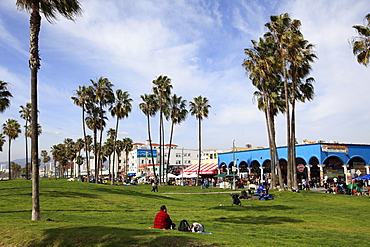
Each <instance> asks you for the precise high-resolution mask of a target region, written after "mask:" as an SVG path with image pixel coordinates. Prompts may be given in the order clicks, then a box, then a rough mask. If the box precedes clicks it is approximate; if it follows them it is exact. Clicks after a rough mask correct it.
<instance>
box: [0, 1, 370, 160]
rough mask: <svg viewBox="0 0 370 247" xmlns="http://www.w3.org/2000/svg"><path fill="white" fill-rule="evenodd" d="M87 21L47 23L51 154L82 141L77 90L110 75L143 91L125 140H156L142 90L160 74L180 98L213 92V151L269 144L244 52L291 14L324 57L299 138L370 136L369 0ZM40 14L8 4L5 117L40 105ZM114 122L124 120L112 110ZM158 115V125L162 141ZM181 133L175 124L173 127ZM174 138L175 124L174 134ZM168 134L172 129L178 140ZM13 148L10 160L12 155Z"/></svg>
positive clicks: (119, 13)
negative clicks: (142, 106)
mask: <svg viewBox="0 0 370 247" xmlns="http://www.w3.org/2000/svg"><path fill="white" fill-rule="evenodd" d="M81 4H82V8H83V10H84V12H83V14H82V16H81V17H79V18H78V19H76V21H75V22H71V21H68V20H65V19H63V18H62V17H60V18H59V20H58V21H57V22H56V23H54V24H49V23H48V22H47V21H46V20H45V19H43V20H42V26H41V34H40V54H41V59H42V61H41V63H42V64H41V69H40V70H39V89H38V92H39V110H40V117H39V121H40V124H41V126H42V129H43V133H42V135H41V136H40V150H43V149H45V150H47V151H49V150H50V147H51V146H52V145H54V144H58V143H61V142H63V140H64V139H65V138H72V139H74V140H76V139H77V138H79V137H82V127H81V110H80V108H79V107H77V106H75V105H74V104H73V103H72V100H71V96H72V95H73V92H74V90H76V89H78V86H79V85H90V79H93V80H97V79H98V78H99V77H101V76H102V77H107V78H108V79H109V80H110V81H111V82H112V83H113V84H114V85H115V87H114V89H118V88H120V89H122V90H124V91H128V92H129V93H130V95H131V97H132V98H133V100H134V102H133V109H132V113H131V115H130V116H129V118H127V119H124V120H122V121H121V122H120V129H119V133H120V134H119V138H123V137H130V138H132V139H133V140H134V142H144V141H145V140H146V139H147V126H146V117H145V116H144V115H143V114H142V113H141V112H140V110H139V108H138V104H139V103H140V102H141V101H140V95H142V94H144V93H150V92H151V88H152V80H154V79H155V78H156V77H157V76H159V75H167V76H168V77H170V78H171V79H172V84H173V93H176V94H177V95H181V96H183V98H184V99H186V100H188V101H191V100H192V99H193V98H194V97H196V96H198V95H202V96H203V97H207V98H208V99H209V102H210V105H211V106H212V108H211V109H210V115H209V118H208V119H205V120H204V121H203V148H216V149H229V148H230V147H231V146H232V142H233V140H235V144H236V146H240V147H241V146H245V145H246V144H252V146H254V147H256V146H264V147H266V146H267V137H266V127H265V122H264V116H263V113H262V112H260V111H258V110H257V106H256V105H255V104H254V103H253V97H252V94H253V92H254V91H255V89H254V88H253V86H252V85H251V82H250V80H249V79H248V78H247V77H246V76H245V73H244V69H243V67H242V66H241V63H242V62H243V59H244V58H245V56H244V48H249V47H250V46H251V42H250V41H251V40H252V39H254V40H257V39H258V38H259V37H260V36H262V35H263V33H264V32H266V29H265V28H264V24H265V23H266V22H268V21H269V17H270V15H279V14H282V13H289V14H290V16H291V18H293V19H299V20H301V22H302V32H303V34H304V37H305V38H306V39H307V40H309V41H310V43H312V44H314V45H315V46H316V47H315V51H316V52H317V55H318V58H319V59H318V60H317V61H316V62H315V63H314V64H313V70H312V72H311V76H313V77H314V78H315V80H316V82H315V83H314V86H315V94H316V95H315V98H314V100H313V101H312V102H309V103H306V104H298V105H297V134H296V135H297V138H298V141H299V142H300V143H301V142H302V140H303V139H308V140H310V141H314V140H325V141H328V142H329V141H339V142H349V143H369V140H370V132H369V123H370V114H369V110H368V108H369V105H370V97H369V96H368V92H369V91H370V83H369V79H370V69H369V68H366V67H365V66H363V65H359V64H358V63H357V62H356V59H355V57H354V56H353V54H352V51H351V47H350V44H349V42H348V40H349V39H350V38H351V37H352V36H354V35H356V33H355V31H354V29H353V28H352V26H353V25H355V24H364V22H363V21H364V20H363V18H364V16H365V15H366V14H367V13H368V12H369V5H368V1H366V0H356V1H355V0H353V1H350V0H337V1H327V0H321V1H320V0H311V1H303V0H302V1H298V0H286V1H272V0H271V1H267V0H266V1H263V0H262V1H260V0H254V1H253V0H245V1H241V0H234V1H231V0H229V1H226V0H224V1H221V0H220V1H216V0H209V1H206V0H205V1H198V0H192V1H189V0H188V1H185V0H184V1H180V0H177V1H163V0H162V1H160V0H158V1H155V0H151V1H149V0H142V1H136V0H127V1H115V0H104V1H102V0H89V1H86V0H84V1H81ZM28 25H29V15H28V14H27V13H24V12H20V11H18V10H17V8H16V6H15V0H2V1H1V2H0V79H1V80H4V81H7V82H9V83H10V90H11V92H12V93H13V95H14V98H13V99H12V101H11V104H12V105H11V107H10V108H9V109H7V110H6V111H5V113H3V114H1V115H0V123H1V124H2V123H4V122H5V121H6V120H7V119H9V118H14V119H17V120H19V122H20V123H21V124H22V126H23V125H24V121H23V120H22V119H20V117H19V113H18V112H19V109H20V105H25V104H26V102H29V101H30V87H29V84H30V75H29V74H30V72H29V68H28V58H29V57H28V56H29V55H28V48H29V26H28ZM109 119H110V121H109V122H108V123H107V128H110V127H114V123H115V121H114V120H113V119H112V118H111V117H110V116H109ZM157 122H158V119H157V118H155V119H153V120H152V127H153V128H152V132H153V140H154V141H156V142H158V134H157V132H158V131H157V130H158V127H157ZM276 125H277V143H278V145H285V144H286V138H285V136H286V135H285V117H284V116H282V115H281V116H279V117H278V119H277V120H276ZM167 130H169V128H167ZM167 133H168V131H167ZM167 136H168V135H167ZM197 136H198V133H197V121H196V119H195V118H194V117H193V116H190V115H189V116H188V118H187V120H186V121H185V122H184V123H182V124H181V125H179V126H176V127H175V135H174V141H173V142H174V143H175V144H178V145H179V147H185V148H194V149H196V148H197V145H198V144H197V143H198V139H197ZM12 146H13V148H12V159H17V158H23V157H24V137H23V134H22V136H20V137H19V138H18V139H16V140H15V141H13V142H12ZM7 150H8V149H7V145H5V146H4V152H3V153H1V154H0V160H7Z"/></svg>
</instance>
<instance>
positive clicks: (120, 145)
mask: <svg viewBox="0 0 370 247" xmlns="http://www.w3.org/2000/svg"><path fill="white" fill-rule="evenodd" d="M123 148H124V147H123V141H121V140H116V148H115V152H116V155H117V160H118V164H117V171H118V172H121V171H122V167H121V166H120V165H119V164H120V163H121V162H120V161H121V159H120V157H121V153H122V151H123Z"/></svg>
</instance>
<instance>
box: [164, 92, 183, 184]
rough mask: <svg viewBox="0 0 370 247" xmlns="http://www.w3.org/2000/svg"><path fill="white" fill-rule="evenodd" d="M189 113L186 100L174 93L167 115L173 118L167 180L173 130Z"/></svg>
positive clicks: (168, 161)
mask: <svg viewBox="0 0 370 247" xmlns="http://www.w3.org/2000/svg"><path fill="white" fill-rule="evenodd" d="M187 115H188V110H187V109H186V100H183V99H182V97H181V96H179V97H177V95H176V94H174V95H173V96H172V97H171V99H170V101H169V111H168V114H167V115H166V118H167V120H168V119H171V133H170V143H169V144H170V146H169V148H168V157H167V168H166V181H168V170H169V164H170V155H171V145H172V137H173V130H174V126H175V124H180V123H181V122H183V121H185V119H186V116H187Z"/></svg>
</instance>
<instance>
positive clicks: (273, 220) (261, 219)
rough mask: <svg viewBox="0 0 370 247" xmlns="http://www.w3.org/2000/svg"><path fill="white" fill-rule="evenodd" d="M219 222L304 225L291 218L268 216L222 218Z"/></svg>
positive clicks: (300, 221) (217, 219)
mask: <svg viewBox="0 0 370 247" xmlns="http://www.w3.org/2000/svg"><path fill="white" fill-rule="evenodd" d="M215 220H216V221H219V222H228V223H233V224H244V225H245V224H251V225H277V224H283V223H286V222H289V223H302V222H303V220H296V219H292V218H289V217H267V216H258V217H254V216H245V217H228V218H225V217H220V218H216V219H215Z"/></svg>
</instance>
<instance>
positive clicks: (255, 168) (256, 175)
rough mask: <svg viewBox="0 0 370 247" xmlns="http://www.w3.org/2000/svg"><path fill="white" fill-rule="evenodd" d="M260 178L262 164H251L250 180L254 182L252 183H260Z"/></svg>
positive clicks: (256, 162) (254, 162)
mask: <svg viewBox="0 0 370 247" xmlns="http://www.w3.org/2000/svg"><path fill="white" fill-rule="evenodd" d="M260 178H261V169H260V163H258V161H256V160H254V161H252V163H251V174H250V179H251V180H252V181H251V182H255V183H258V181H259V180H260Z"/></svg>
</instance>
